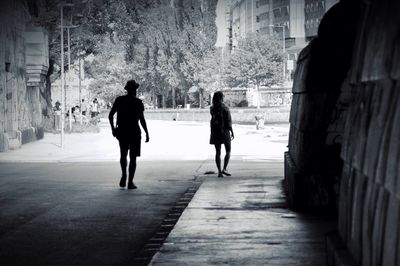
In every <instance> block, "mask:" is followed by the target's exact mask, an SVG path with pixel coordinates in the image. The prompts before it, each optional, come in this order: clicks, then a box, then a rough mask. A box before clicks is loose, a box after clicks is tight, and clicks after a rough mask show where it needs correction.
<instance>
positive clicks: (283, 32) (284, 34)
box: [268, 25, 286, 82]
mask: <svg viewBox="0 0 400 266" xmlns="http://www.w3.org/2000/svg"><path fill="white" fill-rule="evenodd" d="M268 27H275V28H282V51H283V55H286V49H285V37H286V33H285V26H279V25H268ZM282 74H283V81H284V82H285V80H286V68H285V59H283V72H282Z"/></svg>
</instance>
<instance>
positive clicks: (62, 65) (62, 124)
mask: <svg viewBox="0 0 400 266" xmlns="http://www.w3.org/2000/svg"><path fill="white" fill-rule="evenodd" d="M66 6H67V7H71V6H73V4H71V3H65V2H61V3H60V17H61V21H60V24H61V25H60V30H61V77H60V79H61V80H60V81H61V134H60V137H61V139H60V143H61V148H64V119H65V99H64V97H65V91H64V82H65V78H64V7H66Z"/></svg>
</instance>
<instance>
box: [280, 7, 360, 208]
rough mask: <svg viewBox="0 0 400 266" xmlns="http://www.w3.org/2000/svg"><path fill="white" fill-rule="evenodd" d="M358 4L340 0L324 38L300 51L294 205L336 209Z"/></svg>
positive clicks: (290, 167) (290, 182)
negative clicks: (346, 87) (345, 99)
mask: <svg viewBox="0 0 400 266" xmlns="http://www.w3.org/2000/svg"><path fill="white" fill-rule="evenodd" d="M356 10H357V9H356V8H355V7H354V6H353V5H352V3H350V2H345V3H344V2H343V3H340V4H337V5H336V6H334V7H333V8H332V9H330V10H329V11H328V12H327V13H326V14H325V15H324V17H323V19H322V20H321V24H320V27H319V29H318V36H317V37H316V38H315V39H313V40H312V41H311V42H310V43H309V44H308V45H307V47H306V48H304V49H303V50H302V52H301V53H300V55H299V58H298V61H297V67H296V73H295V78H294V82H293V88H292V92H293V99H292V106H291V111H290V133H289V145H288V147H289V151H288V152H287V153H286V155H285V183H286V188H287V192H288V199H289V203H290V205H291V206H292V207H296V208H308V209H324V210H327V209H331V210H333V209H335V208H336V202H337V197H338V189H337V186H338V185H339V179H340V174H341V169H342V161H341V159H340V148H341V141H342V139H343V137H342V135H343V132H342V130H343V123H344V120H343V114H344V109H343V106H342V105H341V104H340V103H342V102H343V99H342V96H341V93H340V92H341V89H340V88H341V85H342V83H343V81H344V79H345V77H346V75H347V73H348V70H349V67H350V61H351V53H352V49H353V45H354V39H355V37H354V36H355V34H356V25H357V12H356Z"/></svg>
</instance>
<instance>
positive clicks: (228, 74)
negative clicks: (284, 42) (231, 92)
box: [224, 33, 283, 108]
mask: <svg viewBox="0 0 400 266" xmlns="http://www.w3.org/2000/svg"><path fill="white" fill-rule="evenodd" d="M282 64H283V53H282V46H281V44H280V42H279V41H278V40H277V39H275V38H274V37H272V36H270V35H268V34H259V33H252V34H248V35H247V36H246V37H245V38H242V39H240V40H239V42H238V47H237V48H236V49H235V50H234V51H233V52H232V54H231V56H230V58H229V61H228V65H227V67H226V68H225V73H224V75H225V78H226V81H227V83H228V84H229V85H231V86H246V87H247V86H256V88H257V93H258V94H259V87H260V85H264V86H267V87H271V86H273V85H277V84H279V83H281V82H282V81H283V73H282V68H283V67H282ZM257 107H258V108H259V107H260V101H258V104H257Z"/></svg>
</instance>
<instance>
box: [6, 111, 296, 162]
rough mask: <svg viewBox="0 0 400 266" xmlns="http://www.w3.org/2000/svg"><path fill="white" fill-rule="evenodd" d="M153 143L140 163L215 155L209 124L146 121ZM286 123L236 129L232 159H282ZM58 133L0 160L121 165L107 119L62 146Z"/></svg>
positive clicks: (144, 146)
mask: <svg viewBox="0 0 400 266" xmlns="http://www.w3.org/2000/svg"><path fill="white" fill-rule="evenodd" d="M147 124H148V128H149V132H150V142H149V143H144V137H143V138H142V148H141V149H142V156H141V157H140V158H139V160H146V161H148V160H185V161H187V160H205V159H207V158H209V157H210V156H211V157H213V156H214V147H213V146H212V145H209V138H210V128H209V123H204V122H201V123H200V122H186V121H156V120H149V121H147ZM288 128H289V126H288V124H283V125H269V126H266V127H265V129H264V130H256V129H255V126H249V125H234V129H235V137H236V138H235V140H234V141H233V143H232V157H241V158H244V159H247V160H265V159H268V160H281V161H282V160H283V153H284V152H285V151H286V145H287V138H288V131H289V129H288ZM60 144H61V136H60V134H53V133H45V137H44V139H42V140H39V141H35V142H31V143H27V144H25V145H22V147H21V148H20V149H17V150H10V151H7V152H0V162H101V161H103V162H104V161H113V162H115V161H118V159H119V147H118V141H117V140H116V139H115V138H114V137H113V136H112V134H111V130H110V126H109V125H108V123H107V121H105V120H104V119H103V121H102V123H101V124H100V133H83V134H77V133H74V134H65V136H64V148H61V147H60Z"/></svg>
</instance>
